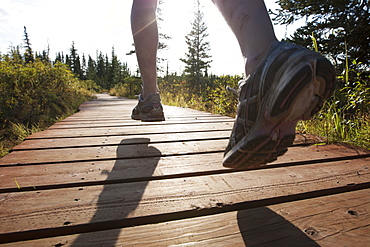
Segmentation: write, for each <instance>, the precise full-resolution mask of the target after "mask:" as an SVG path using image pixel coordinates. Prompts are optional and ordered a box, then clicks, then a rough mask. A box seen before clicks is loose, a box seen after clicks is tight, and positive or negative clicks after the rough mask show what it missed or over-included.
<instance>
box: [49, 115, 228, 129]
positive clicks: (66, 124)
mask: <svg viewBox="0 0 370 247" xmlns="http://www.w3.org/2000/svg"><path fill="white" fill-rule="evenodd" d="M233 121H234V119H233V118H229V117H223V116H209V117H202V116H200V117H196V116H190V117H186V118H185V117H181V118H176V117H173V118H167V119H166V121H163V122H147V123H145V125H158V124H160V125H169V124H183V123H185V122H186V123H194V122H196V123H210V122H212V123H213V122H233ZM130 125H144V124H143V123H141V122H139V121H133V120H132V119H110V118H107V119H101V120H100V119H89V120H85V121H81V120H70V121H69V120H67V119H66V120H63V121H61V122H58V123H56V124H54V125H53V126H51V127H50V128H49V130H54V129H68V128H69V129H72V128H99V127H100V128H101V127H120V126H130Z"/></svg>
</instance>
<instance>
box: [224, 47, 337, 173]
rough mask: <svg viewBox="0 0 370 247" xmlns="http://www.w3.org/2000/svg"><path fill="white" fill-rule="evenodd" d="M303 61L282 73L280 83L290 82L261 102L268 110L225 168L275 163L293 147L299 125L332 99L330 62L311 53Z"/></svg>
mask: <svg viewBox="0 0 370 247" xmlns="http://www.w3.org/2000/svg"><path fill="white" fill-rule="evenodd" d="M299 60H300V62H299ZM302 60H303V59H302V58H297V60H296V61H292V62H291V64H292V65H291V66H289V68H285V69H280V70H279V71H281V75H280V80H285V81H286V82H287V83H285V85H284V87H283V88H282V90H280V92H278V93H277V94H276V95H269V97H265V99H266V100H263V101H262V102H261V107H260V109H265V110H262V111H260V112H259V113H258V116H257V120H256V122H255V124H254V127H252V129H251V130H250V131H249V133H248V135H246V136H245V137H244V138H242V139H241V140H240V141H239V142H238V143H237V144H236V145H235V146H234V147H233V148H232V149H231V150H230V151H229V152H228V153H227V154H226V155H225V157H224V160H223V165H224V166H225V167H229V168H251V169H253V168H258V167H261V166H262V165H265V164H267V163H270V162H272V161H274V160H276V159H277V157H279V156H281V155H283V154H284V153H285V152H286V151H287V150H288V147H289V146H291V145H292V144H293V141H294V138H295V127H296V125H297V122H298V121H299V120H307V119H310V118H311V117H312V116H313V115H314V114H316V113H317V112H318V111H319V110H320V109H321V107H322V105H323V103H324V101H325V100H326V99H327V98H329V97H330V95H331V94H332V92H333V91H334V84H335V71H334V69H333V66H332V65H331V63H330V62H329V61H328V60H326V59H325V58H323V57H321V56H319V55H316V54H312V53H309V54H308V55H306V57H305V61H302ZM283 71H290V72H289V73H286V74H284V72H283ZM278 73H279V72H278ZM269 105H270V106H273V107H268V106H269Z"/></svg>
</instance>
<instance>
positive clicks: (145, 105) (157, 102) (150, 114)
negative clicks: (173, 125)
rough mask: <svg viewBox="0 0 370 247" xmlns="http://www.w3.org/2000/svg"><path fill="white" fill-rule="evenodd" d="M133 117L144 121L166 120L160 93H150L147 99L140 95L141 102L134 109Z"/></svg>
mask: <svg viewBox="0 0 370 247" xmlns="http://www.w3.org/2000/svg"><path fill="white" fill-rule="evenodd" d="M131 118H132V119H134V120H141V121H143V122H151V121H164V120H165V119H164V114H163V107H162V104H161V98H160V96H159V93H150V94H148V96H147V97H146V98H145V99H143V98H142V96H141V95H139V102H138V104H137V105H136V106H135V108H134V109H133V110H132V115H131Z"/></svg>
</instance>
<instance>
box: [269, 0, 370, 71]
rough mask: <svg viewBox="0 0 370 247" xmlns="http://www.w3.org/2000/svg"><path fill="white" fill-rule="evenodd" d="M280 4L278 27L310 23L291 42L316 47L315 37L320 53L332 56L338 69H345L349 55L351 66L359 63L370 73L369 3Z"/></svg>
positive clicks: (310, 0) (282, 0) (308, 0)
mask: <svg viewBox="0 0 370 247" xmlns="http://www.w3.org/2000/svg"><path fill="white" fill-rule="evenodd" d="M278 3H279V5H280V8H281V9H279V10H277V12H276V13H275V18H274V20H275V21H276V22H277V23H279V24H291V23H293V22H294V21H296V20H298V19H301V18H306V20H307V21H306V25H305V26H303V27H302V28H299V29H297V30H296V32H295V33H294V34H293V36H292V37H291V38H289V40H290V41H292V42H294V43H297V44H300V45H302V46H306V47H312V35H313V36H314V37H315V38H316V39H317V43H318V46H319V52H321V53H324V54H327V55H329V56H331V57H332V60H333V61H334V63H335V64H336V67H337V68H338V69H340V70H343V69H344V67H345V59H346V55H345V54H346V52H347V54H348V58H349V61H350V62H351V61H353V60H357V62H361V63H362V66H363V68H364V69H365V70H368V69H369V67H370V53H369V50H370V38H369V33H370V7H369V0H327V1H315V0H279V1H278ZM350 65H351V63H350Z"/></svg>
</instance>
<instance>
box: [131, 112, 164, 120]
mask: <svg viewBox="0 0 370 247" xmlns="http://www.w3.org/2000/svg"><path fill="white" fill-rule="evenodd" d="M131 119H133V120H141V121H142V122H160V121H165V117H164V114H163V111H159V112H157V113H153V112H150V114H145V113H141V114H140V115H131Z"/></svg>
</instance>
